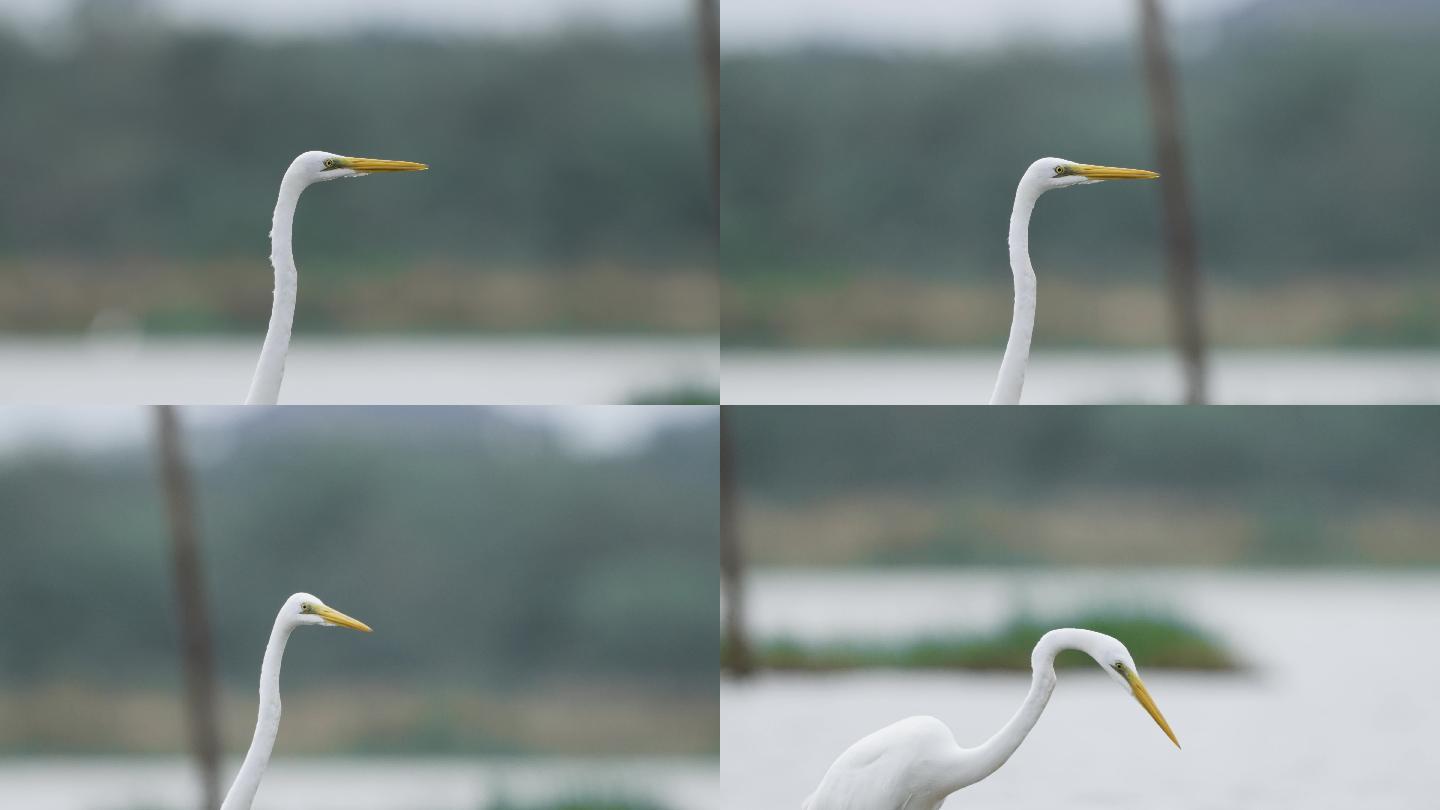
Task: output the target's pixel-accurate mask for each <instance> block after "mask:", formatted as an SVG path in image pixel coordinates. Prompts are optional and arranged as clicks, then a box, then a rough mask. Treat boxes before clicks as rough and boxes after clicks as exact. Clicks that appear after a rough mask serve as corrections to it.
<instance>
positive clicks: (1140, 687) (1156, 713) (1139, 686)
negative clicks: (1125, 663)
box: [1125, 669, 1180, 748]
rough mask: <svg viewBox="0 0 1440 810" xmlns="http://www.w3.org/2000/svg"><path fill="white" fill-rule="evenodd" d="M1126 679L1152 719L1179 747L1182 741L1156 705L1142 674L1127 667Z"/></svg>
mask: <svg viewBox="0 0 1440 810" xmlns="http://www.w3.org/2000/svg"><path fill="white" fill-rule="evenodd" d="M1125 680H1127V681H1129V682H1130V689H1131V691H1133V692H1134V693H1135V699H1136V700H1138V701H1140V705H1141V706H1143V707H1145V711H1146V712H1147V713H1149V715H1150V717H1151V719H1153V720H1154V721H1155V722H1156V723H1158V724H1159V725H1160V730H1161V731H1163V732H1165V736H1166V737H1169V738H1170V742H1172V743H1175V747H1176V748H1179V747H1180V741H1179V740H1177V739H1175V732H1173V731H1171V730H1170V724H1169V723H1167V722H1165V715H1163V714H1161V713H1160V709H1159V708H1158V707H1156V705H1155V700H1154V699H1153V698H1151V697H1150V692H1149V690H1147V689H1146V688H1145V684H1144V682H1143V681H1141V680H1140V676H1139V675H1136V674H1135V673H1134V672H1133V671H1131V670H1129V669H1126V670H1125Z"/></svg>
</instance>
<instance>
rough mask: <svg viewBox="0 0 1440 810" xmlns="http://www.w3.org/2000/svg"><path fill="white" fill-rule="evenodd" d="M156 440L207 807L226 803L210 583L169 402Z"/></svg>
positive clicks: (161, 408) (189, 706)
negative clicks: (222, 799) (222, 791)
mask: <svg viewBox="0 0 1440 810" xmlns="http://www.w3.org/2000/svg"><path fill="white" fill-rule="evenodd" d="M155 443H156V450H157V454H158V456H159V462H160V481H161V485H162V488H163V489H164V492H165V503H166V506H167V510H166V511H167V512H168V515H169V520H170V538H171V544H170V549H171V559H172V562H173V564H174V577H175V598H176V603H177V605H178V607H179V616H180V648H181V655H182V660H183V663H184V670H185V701H186V715H187V718H188V720H189V725H190V744H191V747H192V748H193V750H194V752H195V764H196V766H197V767H198V768H199V771H200V784H201V789H202V793H203V799H204V804H203V805H201V808H202V810H215V808H217V807H219V806H220V733H219V723H218V721H217V719H216V699H215V692H216V689H215V659H214V656H213V654H212V652H211V644H210V620H209V616H208V615H207V612H206V609H205V583H204V578H203V576H202V574H201V569H200V548H199V545H200V543H199V532H198V530H197V529H196V523H195V505H194V504H195V501H194V496H193V493H192V491H191V486H190V471H189V469H188V468H187V467H186V465H185V458H184V450H183V448H182V440H181V437H180V424H179V419H178V418H177V417H176V415H175V409H174V408H173V407H170V406H168V405H157V406H156V407H155Z"/></svg>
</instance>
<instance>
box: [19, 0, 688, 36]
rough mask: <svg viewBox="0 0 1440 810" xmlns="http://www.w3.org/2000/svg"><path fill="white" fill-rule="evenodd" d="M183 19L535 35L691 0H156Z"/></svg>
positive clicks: (29, 13)
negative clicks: (569, 25) (568, 25)
mask: <svg viewBox="0 0 1440 810" xmlns="http://www.w3.org/2000/svg"><path fill="white" fill-rule="evenodd" d="M156 3H157V4H158V5H159V6H160V7H161V8H163V9H164V10H165V11H166V13H167V15H168V16H170V17H171V18H173V19H176V20H178V21H181V22H185V23H197V22H198V23H206V24H221V25H224V26H227V27H233V28H239V29H243V30H247V31H252V32H256V33H264V34H271V33H302V32H306V31H309V32H312V33H324V32H326V31H332V30H335V29H336V28H341V29H343V28H346V27H350V28H376V27H389V26H393V27H397V28H405V29H420V30H429V31H453V30H459V31H472V32H473V31H486V32H492V33H504V34H514V33H533V32H537V31H546V30H550V29H553V28H555V27H556V26H559V25H565V24H569V23H573V22H574V21H577V20H580V21H598V22H601V23H608V24H612V25H617V26H635V25H651V24H654V23H656V22H667V21H670V20H674V19H677V18H679V17H680V16H681V15H683V14H687V13H688V12H689V9H690V5H689V0H303V2H302V1H301V0H243V2H238V1H237V0H156ZM70 7H71V3H69V2H62V1H61V0H0V15H4V16H5V17H9V18H10V19H12V20H17V21H19V22H21V23H22V24H24V25H26V26H27V27H32V28H38V27H43V26H44V25H46V24H49V23H53V22H54V21H55V20H56V19H57V18H59V17H60V16H61V15H63V14H65V13H67V12H68V9H69V8H70Z"/></svg>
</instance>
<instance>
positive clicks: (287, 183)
mask: <svg viewBox="0 0 1440 810" xmlns="http://www.w3.org/2000/svg"><path fill="white" fill-rule="evenodd" d="M304 190H305V183H304V182H302V181H301V179H300V177H299V175H298V174H297V173H296V169H295V167H294V166H293V165H292V166H291V167H290V169H289V170H287V171H286V172H285V178H284V179H283V180H281V181H280V198H279V199H278V200H277V201H276V202H275V217H274V219H273V221H272V222H271V223H270V264H272V265H274V266H275V300H274V303H273V304H271V307H270V328H269V329H267V330H266V331H265V345H264V346H262V347H261V349H260V362H259V363H258V364H256V366H255V376H254V378H252V379H251V380H250V393H249V394H248V395H246V397H245V404H246V405H274V404H275V403H276V402H277V401H279V399H280V381H281V379H283V378H284V376H285V355H286V354H288V353H289V351H290V329H291V326H292V325H293V324H294V322H295V286H296V282H297V281H298V276H297V274H296V272H295V256H294V254H293V253H292V251H291V249H290V234H291V231H292V230H294V225H295V204H296V203H298V202H299V201H300V192H302V191H304Z"/></svg>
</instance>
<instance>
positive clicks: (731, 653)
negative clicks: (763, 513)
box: [720, 408, 755, 678]
mask: <svg viewBox="0 0 1440 810" xmlns="http://www.w3.org/2000/svg"><path fill="white" fill-rule="evenodd" d="M729 414H730V409H729V408H721V409H720V588H721V591H722V596H723V597H724V602H725V638H724V646H723V649H724V650H725V655H724V660H722V661H721V662H720V666H721V667H723V668H724V669H726V670H727V671H729V672H730V674H731V675H734V676H736V677H741V678H743V677H745V676H747V675H749V674H751V673H752V672H754V671H755V658H754V656H753V655H752V654H751V651H750V642H749V640H748V639H747V637H746V633H745V581H744V580H745V555H744V549H743V548H742V544H741V540H740V528H739V522H740V520H739V519H740V515H739V506H740V503H739V502H740V496H739V493H738V492H737V491H736V477H735V451H734V445H735V438H734V435H733V431H732V429H731V428H732V425H733V422H732V420H731V418H730V416H729Z"/></svg>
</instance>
